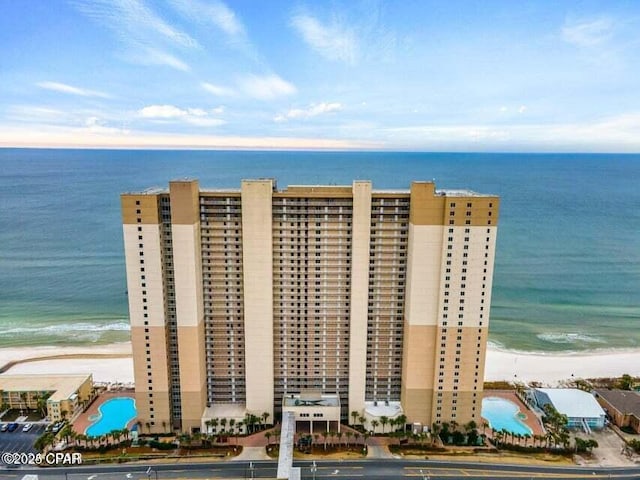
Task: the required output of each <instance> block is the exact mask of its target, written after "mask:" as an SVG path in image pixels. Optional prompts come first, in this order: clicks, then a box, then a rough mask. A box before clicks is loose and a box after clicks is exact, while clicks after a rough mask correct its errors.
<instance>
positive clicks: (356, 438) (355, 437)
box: [353, 432, 360, 444]
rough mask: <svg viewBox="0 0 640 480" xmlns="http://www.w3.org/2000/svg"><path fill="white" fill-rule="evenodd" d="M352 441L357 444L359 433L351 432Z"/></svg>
mask: <svg viewBox="0 0 640 480" xmlns="http://www.w3.org/2000/svg"><path fill="white" fill-rule="evenodd" d="M353 441H354V442H355V443H356V444H357V443H358V442H359V441H360V434H359V433H358V432H356V433H354V434H353Z"/></svg>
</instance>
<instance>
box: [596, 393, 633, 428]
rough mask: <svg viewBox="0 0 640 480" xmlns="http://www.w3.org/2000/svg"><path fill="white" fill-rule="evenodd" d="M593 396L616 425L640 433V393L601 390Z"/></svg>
mask: <svg viewBox="0 0 640 480" xmlns="http://www.w3.org/2000/svg"><path fill="white" fill-rule="evenodd" d="M593 395H594V396H595V398H596V400H597V401H598V403H599V404H600V405H601V406H602V408H604V410H605V411H606V412H607V414H608V415H609V418H610V419H611V422H613V424H614V425H616V426H618V427H620V428H624V427H628V428H630V429H631V430H633V431H634V432H636V433H640V392H632V391H628V390H606V389H601V390H595V392H594V394H593Z"/></svg>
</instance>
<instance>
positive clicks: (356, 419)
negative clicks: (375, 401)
mask: <svg viewBox="0 0 640 480" xmlns="http://www.w3.org/2000/svg"><path fill="white" fill-rule="evenodd" d="M351 416H352V417H353V424H354V425H355V423H356V422H357V421H358V411H357V410H354V411H353V412H351Z"/></svg>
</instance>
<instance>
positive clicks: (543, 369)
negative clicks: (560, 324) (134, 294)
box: [0, 342, 640, 386]
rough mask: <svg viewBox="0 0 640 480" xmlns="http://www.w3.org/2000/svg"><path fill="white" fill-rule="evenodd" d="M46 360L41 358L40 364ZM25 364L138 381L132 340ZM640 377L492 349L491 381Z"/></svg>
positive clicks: (562, 358) (635, 359)
mask: <svg viewBox="0 0 640 480" xmlns="http://www.w3.org/2000/svg"><path fill="white" fill-rule="evenodd" d="M38 359H40V360H38ZM10 361H21V362H23V363H17V364H16V365H14V366H12V367H11V368H9V369H8V370H7V371H6V372H5V374H31V373H51V374H60V373H93V378H94V380H95V381H97V382H121V383H129V382H133V362H132V360H131V344H130V343H129V342H125V343H117V344H112V345H101V346H94V347H21V348H2V349H0V365H5V364H6V363H8V362H10ZM624 373H628V374H630V375H635V376H640V349H638V350H612V351H604V350H603V351H592V352H586V353H585V352H582V353H539V352H515V351H511V350H504V349H500V348H498V347H496V346H494V345H489V348H488V351H487V366H486V372H485V380H487V381H493V380H507V381H520V382H531V381H538V382H541V383H542V384H544V385H547V386H555V385H557V384H558V382H560V381H563V380H570V379H571V378H593V377H614V376H620V375H622V374H624Z"/></svg>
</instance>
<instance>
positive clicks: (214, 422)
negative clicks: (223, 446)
mask: <svg viewBox="0 0 640 480" xmlns="http://www.w3.org/2000/svg"><path fill="white" fill-rule="evenodd" d="M218 422H220V420H218V419H217V418H212V419H211V426H212V427H213V433H214V434H216V433H218Z"/></svg>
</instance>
